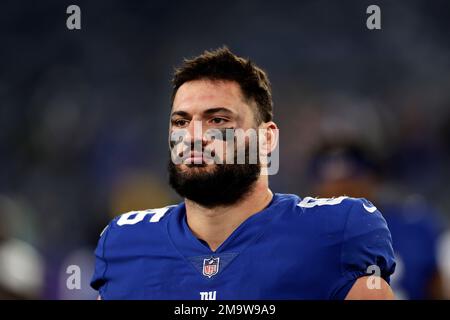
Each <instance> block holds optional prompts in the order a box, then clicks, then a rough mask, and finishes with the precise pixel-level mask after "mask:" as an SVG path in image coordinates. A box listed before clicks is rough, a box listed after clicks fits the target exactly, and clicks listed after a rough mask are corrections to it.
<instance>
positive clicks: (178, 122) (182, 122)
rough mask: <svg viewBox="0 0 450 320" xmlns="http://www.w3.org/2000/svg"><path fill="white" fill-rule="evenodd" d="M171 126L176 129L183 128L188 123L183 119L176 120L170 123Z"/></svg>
mask: <svg viewBox="0 0 450 320" xmlns="http://www.w3.org/2000/svg"><path fill="white" fill-rule="evenodd" d="M172 123H173V125H174V126H176V127H185V126H187V125H188V123H189V121H188V120H185V119H177V120H173V121H172Z"/></svg>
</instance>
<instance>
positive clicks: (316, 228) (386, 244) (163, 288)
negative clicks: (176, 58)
mask: <svg viewBox="0 0 450 320" xmlns="http://www.w3.org/2000/svg"><path fill="white" fill-rule="evenodd" d="M272 116H273V115H272V96H271V88H270V83H269V80H268V78H267V75H266V73H265V72H264V71H263V70H261V69H260V68H258V67H257V66H256V65H255V64H253V63H252V62H251V61H249V60H247V59H243V58H241V57H238V56H236V55H234V54H233V53H232V52H231V51H230V50H228V49H227V48H220V49H217V50H215V51H211V52H209V51H205V52H204V53H203V54H202V55H200V56H198V57H195V58H193V59H191V60H185V61H184V63H183V65H182V66H181V67H180V68H179V69H177V70H176V72H175V75H174V78H173V95H172V110H171V116H170V130H169V131H170V132H169V136H170V138H169V140H170V151H171V157H170V160H169V175H170V184H171V186H172V187H173V188H174V189H175V190H176V191H177V192H178V193H179V194H180V195H181V196H182V197H183V198H184V201H183V202H182V203H180V204H178V205H175V206H168V207H165V208H159V209H150V210H146V211H135V212H130V213H126V214H123V215H121V216H119V217H117V218H116V219H114V220H113V221H112V222H111V223H110V224H109V225H108V226H107V228H105V231H104V232H103V233H102V235H101V238H100V240H99V244H98V247H97V250H96V258H97V262H96V270H95V273H94V276H93V279H92V282H91V285H92V286H93V288H95V289H96V290H99V294H100V298H101V299H163V300H166V299H177V300H181V299H189V300H195V299H201V300H216V299H217V300H219V299H220V300H222V299H224V300H229V299H345V298H346V299H391V298H393V295H392V291H391V290H390V287H389V285H388V282H389V277H390V275H391V274H392V273H393V272H394V268H395V262H394V258H393V252H392V245H391V236H390V232H389V230H388V228H387V225H386V222H385V220H384V219H383V217H382V215H381V213H380V212H379V211H378V210H377V209H376V207H374V206H373V205H372V204H371V203H370V202H369V201H367V200H365V199H355V198H349V197H345V196H342V197H338V198H330V199H316V198H311V197H305V198H303V199H301V198H299V197H298V196H296V195H289V194H278V193H275V194H274V193H272V191H271V190H270V189H269V181H268V173H267V172H268V170H267V168H268V167H269V166H271V165H272V163H270V162H267V161H262V160H267V157H270V156H271V155H272V153H273V152H275V151H276V147H277V126H276V124H275V123H274V122H273V121H272ZM242 131H244V132H246V133H254V134H253V137H254V136H257V138H258V139H257V140H258V148H257V156H256V159H257V160H256V161H254V160H255V157H254V156H255V150H254V148H253V149H252V148H251V147H252V145H251V142H252V135H251V134H248V135H245V136H244V139H239V135H238V134H237V133H238V132H242ZM211 132H213V133H215V135H214V134H210V133H211ZM213 135H214V138H212V136H213ZM242 150H244V152H245V156H244V159H245V161H243V162H244V163H242V161H239V155H240V154H241V153H240V152H241V151H242ZM251 159H253V161H250V160H251ZM241 160H242V157H241Z"/></svg>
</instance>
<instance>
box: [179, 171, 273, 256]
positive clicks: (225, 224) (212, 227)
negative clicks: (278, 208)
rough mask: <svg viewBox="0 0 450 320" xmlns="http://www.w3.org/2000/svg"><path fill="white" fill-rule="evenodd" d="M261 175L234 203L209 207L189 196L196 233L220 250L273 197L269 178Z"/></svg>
mask: <svg viewBox="0 0 450 320" xmlns="http://www.w3.org/2000/svg"><path fill="white" fill-rule="evenodd" d="M261 178H262V177H260V179H258V180H257V181H256V183H255V186H254V188H253V189H252V190H251V191H250V192H249V194H247V195H246V197H245V198H243V199H241V200H239V201H238V202H237V203H235V204H233V205H230V206H220V207H214V208H205V207H203V206H201V205H199V204H198V203H196V202H193V201H191V200H189V199H185V204H186V218H187V223H188V225H189V228H190V229H191V231H192V232H193V234H194V235H195V236H196V237H197V238H199V239H202V240H204V241H206V243H208V245H209V247H210V249H211V250H212V251H216V249H217V248H218V247H219V246H220V245H221V244H222V243H223V242H224V241H225V240H226V239H227V238H228V237H229V236H230V235H231V234H232V233H233V231H234V230H235V229H236V228H237V227H238V226H239V225H240V224H241V223H242V222H244V221H245V220H246V219H248V218H249V217H251V216H252V215H254V214H255V213H258V212H259V211H261V210H263V209H264V208H265V207H267V205H268V204H269V203H270V201H271V200H272V197H273V194H272V191H270V189H269V188H268V183H267V181H264V180H263V179H261Z"/></svg>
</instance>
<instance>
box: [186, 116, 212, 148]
mask: <svg viewBox="0 0 450 320" xmlns="http://www.w3.org/2000/svg"><path fill="white" fill-rule="evenodd" d="M183 142H184V144H185V145H189V146H190V147H191V148H192V147H194V148H195V149H198V148H199V147H200V146H201V147H204V146H205V145H206V144H207V143H208V142H207V140H206V139H205V135H204V128H203V123H202V121H199V120H195V121H191V122H190V123H189V126H188V127H187V136H186V137H185V139H183Z"/></svg>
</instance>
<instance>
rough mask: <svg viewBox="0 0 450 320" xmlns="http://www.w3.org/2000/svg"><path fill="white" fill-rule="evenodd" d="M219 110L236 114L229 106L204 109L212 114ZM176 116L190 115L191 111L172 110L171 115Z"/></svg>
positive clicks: (205, 112)
mask: <svg viewBox="0 0 450 320" xmlns="http://www.w3.org/2000/svg"><path fill="white" fill-rule="evenodd" d="M217 112H223V113H228V114H235V112H233V111H231V110H230V109H228V108H224V107H217V108H210V109H206V110H205V111H203V114H204V115H211V114H214V113H217ZM174 116H180V117H188V116H189V113H188V112H186V111H174V112H172V115H171V117H174Z"/></svg>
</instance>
